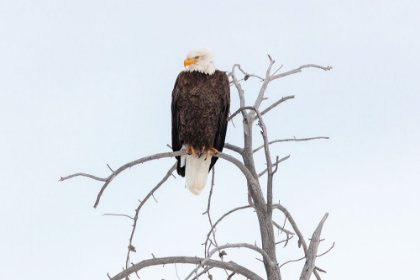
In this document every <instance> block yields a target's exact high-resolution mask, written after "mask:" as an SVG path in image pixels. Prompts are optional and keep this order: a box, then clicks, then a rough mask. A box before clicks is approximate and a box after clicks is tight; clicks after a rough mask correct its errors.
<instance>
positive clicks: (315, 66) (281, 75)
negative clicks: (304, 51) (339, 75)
mask: <svg viewBox="0 0 420 280" xmlns="http://www.w3.org/2000/svg"><path fill="white" fill-rule="evenodd" d="M304 68H319V69H322V70H325V71H329V70H331V69H332V67H331V66H327V67H324V66H319V65H316V64H305V65H302V66H300V67H298V68H296V69H293V70H290V71H287V72H283V73H280V74H277V75H273V76H271V77H270V78H269V80H270V82H271V81H273V80H275V79H279V78H283V77H285V76H288V75H292V74H296V73H299V72H302V69H304Z"/></svg>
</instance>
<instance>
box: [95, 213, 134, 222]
mask: <svg viewBox="0 0 420 280" xmlns="http://www.w3.org/2000/svg"><path fill="white" fill-rule="evenodd" d="M102 216H121V217H127V218H130V219H132V220H134V218H133V217H131V216H129V215H126V214H112V213H105V214H102Z"/></svg>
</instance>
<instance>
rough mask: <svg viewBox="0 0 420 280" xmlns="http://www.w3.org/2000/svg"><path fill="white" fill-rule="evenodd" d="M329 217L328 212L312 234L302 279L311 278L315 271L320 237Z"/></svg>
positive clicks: (307, 279)
mask: <svg viewBox="0 0 420 280" xmlns="http://www.w3.org/2000/svg"><path fill="white" fill-rule="evenodd" d="M327 218H328V213H326V214H325V215H324V217H323V218H322V220H321V222H320V223H319V225H318V227H317V228H316V230H315V231H314V233H313V234H312V238H311V243H309V249H308V253H307V254H306V262H305V266H304V267H303V269H302V274H301V275H300V280H309V278H310V277H311V274H312V272H313V271H314V268H315V259H316V253H317V251H318V246H319V238H320V236H321V232H322V227H323V226H324V222H325V220H326V219H327Z"/></svg>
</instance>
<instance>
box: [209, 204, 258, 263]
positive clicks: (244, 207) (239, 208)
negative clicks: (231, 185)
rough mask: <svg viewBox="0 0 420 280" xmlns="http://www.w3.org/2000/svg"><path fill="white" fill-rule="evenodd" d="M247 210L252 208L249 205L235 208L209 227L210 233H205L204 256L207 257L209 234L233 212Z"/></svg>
mask: <svg viewBox="0 0 420 280" xmlns="http://www.w3.org/2000/svg"><path fill="white" fill-rule="evenodd" d="M247 208H252V206H251V205H245V206H241V207H237V208H234V209H232V210H230V211H229V212H227V213H225V214H224V215H223V216H221V217H220V218H219V219H218V220H217V221H216V223H214V224H213V226H212V227H211V229H210V231H209V232H208V233H207V237H206V241H205V242H204V256H206V257H207V242H208V241H209V237H210V234H211V233H212V232H213V231H214V229H215V228H216V226H217V225H218V224H219V223H220V222H221V221H222V220H223V219H224V218H226V217H227V216H229V215H230V214H232V213H233V212H236V211H238V210H242V209H247Z"/></svg>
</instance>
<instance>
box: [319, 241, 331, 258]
mask: <svg viewBox="0 0 420 280" xmlns="http://www.w3.org/2000/svg"><path fill="white" fill-rule="evenodd" d="M334 246H335V242H333V244H332V245H331V247H330V249H328V250H327V251H325V252H324V253H322V254H321V255H317V256H316V257H317V258H319V257H322V256H323V255H325V254H327V253H328V252H329V251H331V250H332V248H334Z"/></svg>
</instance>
